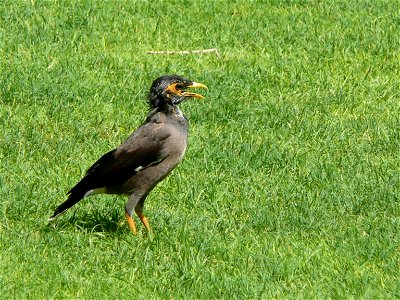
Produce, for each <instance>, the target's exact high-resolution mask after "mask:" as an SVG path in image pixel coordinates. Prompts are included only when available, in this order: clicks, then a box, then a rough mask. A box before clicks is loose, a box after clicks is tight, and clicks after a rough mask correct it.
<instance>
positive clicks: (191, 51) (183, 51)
mask: <svg viewBox="0 0 400 300" xmlns="http://www.w3.org/2000/svg"><path fill="white" fill-rule="evenodd" d="M146 53H147V54H194V53H200V54H203V53H215V55H216V56H217V57H220V54H219V52H218V50H217V48H211V49H201V50H182V51H147V52H146Z"/></svg>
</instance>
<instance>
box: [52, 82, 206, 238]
mask: <svg viewBox="0 0 400 300" xmlns="http://www.w3.org/2000/svg"><path fill="white" fill-rule="evenodd" d="M193 87H194V88H196V87H197V88H206V86H204V85H203V84H200V83H196V82H193V81H190V80H187V79H184V78H182V77H180V76H177V75H165V76H162V77H160V78H158V79H156V80H155V81H154V82H153V84H152V86H151V88H150V93H149V100H148V101H149V104H150V107H151V108H152V110H151V111H150V113H149V114H148V116H147V119H146V121H145V122H144V123H143V124H142V125H141V126H140V127H139V128H138V129H137V130H136V131H135V132H134V133H133V134H132V135H131V136H130V137H129V138H128V139H127V140H126V141H125V142H124V143H123V144H122V145H120V146H119V147H118V148H116V149H114V150H112V151H110V152H108V153H106V154H104V155H103V156H102V157H101V158H100V159H99V160H98V161H96V162H95V163H94V164H93V165H92V166H91V167H90V168H89V169H88V170H87V172H86V174H85V176H84V177H83V178H82V179H81V181H79V182H78V183H77V184H76V185H75V186H74V187H73V188H72V189H71V190H70V191H69V192H68V195H69V197H68V199H67V200H66V201H65V202H63V203H62V204H61V205H59V206H58V207H57V208H56V210H55V211H54V214H53V215H52V216H51V218H50V220H52V219H54V218H56V217H57V216H58V215H59V214H61V213H63V212H65V211H66V210H67V209H68V208H70V207H71V206H73V205H74V204H76V203H77V202H79V201H80V200H81V199H83V198H84V197H87V196H90V195H94V194H125V195H129V199H128V202H127V203H126V205H125V216H126V218H127V220H128V225H129V228H130V229H131V231H132V232H133V233H135V234H136V233H137V229H136V225H135V222H134V221H133V219H132V214H133V211H135V212H136V214H137V215H138V217H139V218H140V220H141V221H142V223H143V225H144V226H145V227H146V228H147V230H150V226H149V222H148V220H147V218H146V217H145V216H144V215H143V206H144V201H145V199H146V197H147V195H148V194H149V193H150V192H151V190H152V189H153V188H154V187H155V186H156V185H157V183H159V182H160V181H161V180H163V179H164V178H165V177H166V176H167V175H168V174H169V173H170V172H171V171H172V170H173V169H174V168H175V167H176V166H177V165H178V164H179V162H180V161H181V160H182V158H183V156H184V154H185V151H186V146H187V138H188V121H187V119H186V117H185V116H184V115H183V114H182V112H181V111H180V110H179V108H178V107H177V105H178V104H179V103H181V102H183V101H185V100H186V99H188V98H190V97H195V98H203V96H201V95H199V94H196V93H192V92H188V91H186V89H187V88H193Z"/></svg>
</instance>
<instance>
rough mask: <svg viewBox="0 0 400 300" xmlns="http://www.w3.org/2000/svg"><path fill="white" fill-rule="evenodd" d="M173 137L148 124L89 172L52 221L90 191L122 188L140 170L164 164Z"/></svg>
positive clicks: (58, 208) (154, 124)
mask: <svg viewBox="0 0 400 300" xmlns="http://www.w3.org/2000/svg"><path fill="white" fill-rule="evenodd" d="M169 136H170V133H169V132H168V131H167V130H165V129H163V127H162V126H160V124H156V123H146V124H144V125H142V126H141V127H139V128H138V130H137V131H136V132H135V133H133V134H132V135H131V136H130V137H129V138H128V139H127V140H126V141H125V142H124V143H123V144H122V145H120V146H119V147H118V148H116V149H114V150H112V151H110V152H108V153H106V154H104V155H103V156H102V157H101V158H100V159H99V160H97V161H96V162H95V163H94V164H93V165H92V166H91V167H90V168H89V169H88V170H87V172H86V174H85V176H84V177H83V178H82V179H81V181H79V182H78V183H77V184H76V185H75V186H74V187H73V188H72V189H71V190H70V191H69V192H68V193H67V194H69V197H68V199H67V200H66V201H65V202H64V203H62V204H61V205H60V206H59V207H57V209H56V210H55V212H54V215H53V216H52V217H51V218H54V217H56V216H57V215H58V214H60V213H62V212H63V211H65V210H67V209H68V208H69V207H71V206H73V205H74V204H75V203H77V202H79V201H80V200H81V199H82V198H83V197H84V196H85V193H87V192H88V191H90V190H93V189H97V188H103V187H118V186H121V185H122V184H123V183H124V182H125V181H126V180H128V179H129V178H130V177H132V176H133V175H134V174H135V173H136V172H138V171H139V170H142V169H145V168H146V167H148V166H150V165H154V164H156V163H158V162H160V161H162V160H163V159H164V158H165V157H166V156H167V155H168V153H164V152H163V151H162V150H163V149H164V148H165V146H164V143H165V141H166V139H167V138H168V137H169Z"/></svg>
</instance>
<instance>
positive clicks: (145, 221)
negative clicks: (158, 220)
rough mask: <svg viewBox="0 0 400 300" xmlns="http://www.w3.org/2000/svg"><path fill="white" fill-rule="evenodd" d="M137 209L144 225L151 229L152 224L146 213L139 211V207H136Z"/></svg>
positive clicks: (148, 229)
mask: <svg viewBox="0 0 400 300" xmlns="http://www.w3.org/2000/svg"><path fill="white" fill-rule="evenodd" d="M135 211H136V214H137V215H138V217H139V219H140V221H142V223H143V225H144V227H146V229H147V231H151V228H150V224H149V220H148V219H147V218H146V217H145V215H144V214H143V213H142V212H141V211H139V210H138V209H135Z"/></svg>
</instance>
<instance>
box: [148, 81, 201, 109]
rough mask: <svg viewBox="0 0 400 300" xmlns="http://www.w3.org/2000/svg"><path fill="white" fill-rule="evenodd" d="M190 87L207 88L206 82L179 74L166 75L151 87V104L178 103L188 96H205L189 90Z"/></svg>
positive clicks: (156, 105)
mask: <svg viewBox="0 0 400 300" xmlns="http://www.w3.org/2000/svg"><path fill="white" fill-rule="evenodd" d="M190 88H205V89H206V88H207V87H206V86H205V85H204V84H201V83H197V82H194V81H191V80H188V79H185V78H182V77H181V76H178V75H164V76H161V77H159V78H157V79H156V80H154V82H153V84H152V85H151V88H150V93H149V104H150V106H151V107H152V108H156V107H165V106H168V105H177V104H179V103H181V102H183V101H185V100H186V99H188V98H191V97H193V98H204V97H203V96H202V95H200V94H196V93H193V92H188V91H187V89H190Z"/></svg>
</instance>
